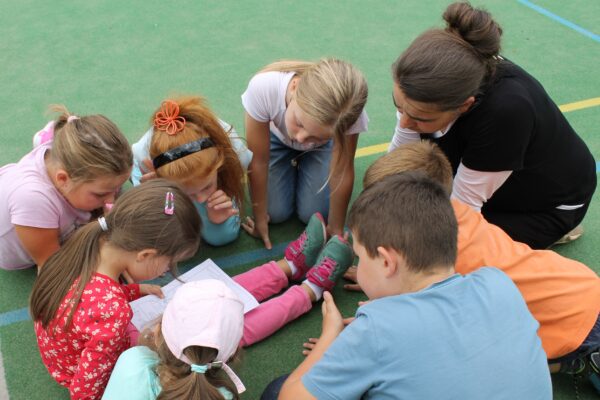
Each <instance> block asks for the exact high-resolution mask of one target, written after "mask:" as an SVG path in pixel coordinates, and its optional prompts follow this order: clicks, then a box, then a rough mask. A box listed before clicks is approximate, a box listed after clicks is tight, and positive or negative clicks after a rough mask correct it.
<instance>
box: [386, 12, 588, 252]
mask: <svg viewBox="0 0 600 400" xmlns="http://www.w3.org/2000/svg"><path fill="white" fill-rule="evenodd" d="M443 18H444V20H445V21H446V24H447V26H446V28H445V29H443V30H442V29H433V30H430V31H427V32H425V33H423V34H421V35H420V36H419V37H418V38H417V39H415V41H414V42H413V43H412V44H411V45H410V47H409V48H408V49H407V50H406V51H405V52H404V53H403V54H401V55H400V57H399V58H398V60H397V61H396V62H395V63H394V65H393V75H394V81H395V85H394V94H393V95H394V103H395V105H396V107H397V109H398V126H397V127H396V132H395V135H394V140H393V141H392V145H391V147H390V148H391V149H393V148H396V147H397V146H398V145H399V144H401V143H405V142H407V141H411V140H418V139H419V138H427V139H430V140H433V141H435V142H436V143H438V145H439V146H440V147H441V148H442V149H443V150H444V152H445V153H446V155H447V156H448V158H449V159H450V162H451V163H452V167H453V170H454V174H455V180H454V186H453V193H452V195H453V197H455V198H457V199H459V200H461V201H463V202H465V203H467V204H469V205H471V206H472V207H473V208H475V209H478V210H481V212H482V213H483V215H484V216H485V218H486V219H487V220H488V221H489V222H492V223H493V224H496V225H498V226H500V227H501V228H502V229H504V230H505V231H506V232H507V233H508V234H509V235H510V236H511V237H512V238H513V239H515V240H517V241H521V242H525V243H527V244H529V245H530V246H531V247H533V248H538V249H539V248H546V247H548V246H550V245H552V244H553V243H555V242H556V241H557V240H559V239H560V238H561V237H563V235H566V234H568V233H569V232H571V231H572V230H573V229H574V228H576V227H578V224H579V223H580V222H581V221H582V219H583V217H584V216H585V213H586V211H587V208H588V206H589V203H590V200H591V198H592V195H593V193H594V190H595V188H596V167H595V161H594V158H593V157H592V155H591V153H590V151H589V149H588V148H587V146H586V145H585V143H584V142H583V141H582V140H581V138H579V137H578V136H577V134H576V133H575V131H574V130H573V128H572V127H571V126H570V125H569V123H568V122H567V120H566V119H565V118H564V116H563V115H562V114H561V112H560V110H559V109H558V107H557V106H556V104H555V103H554V102H553V101H552V100H551V99H550V97H549V96H548V94H547V93H546V92H545V90H544V88H543V87H542V85H541V84H540V83H539V82H538V81H537V80H535V78H533V77H532V76H531V75H529V74H528V73H527V72H525V71H524V70H523V69H521V68H520V67H519V66H517V65H515V64H513V63H512V62H510V61H508V60H506V59H504V58H503V57H501V56H500V55H499V51H500V36H501V34H502V29H501V28H500V26H499V25H498V24H497V23H496V22H495V21H494V20H493V19H492V17H491V15H490V14H489V13H487V12H486V11H483V10H480V9H474V8H472V7H471V6H470V5H469V4H468V3H454V4H451V5H450V6H448V8H447V9H446V11H445V13H444V15H443ZM417 134H419V135H417Z"/></svg>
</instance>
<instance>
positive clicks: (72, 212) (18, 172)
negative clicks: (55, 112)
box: [0, 141, 90, 270]
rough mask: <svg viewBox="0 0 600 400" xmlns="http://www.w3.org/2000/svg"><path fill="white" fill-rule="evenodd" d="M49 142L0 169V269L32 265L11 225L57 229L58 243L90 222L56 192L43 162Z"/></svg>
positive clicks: (84, 212)
mask: <svg viewBox="0 0 600 400" xmlns="http://www.w3.org/2000/svg"><path fill="white" fill-rule="evenodd" d="M51 147H52V142H51V141H50V142H48V143H45V144H42V145H40V146H38V147H36V148H35V149H33V150H32V151H31V152H30V153H28V154H27V155H25V156H24V157H23V158H22V159H21V160H20V161H19V162H18V163H16V164H8V165H5V166H4V167H2V168H0V187H2V190H1V191H0V268H2V269H7V270H13V269H23V268H28V267H31V266H33V265H34V264H35V262H34V261H33V259H32V258H31V256H30V255H29V253H28V252H27V251H26V250H25V248H24V247H23V245H22V244H21V241H20V240H19V238H18V236H17V233H16V231H15V227H14V226H15V225H22V226H30V227H34V228H45V229H56V228H58V229H60V241H61V243H62V242H63V241H64V240H65V239H66V237H67V236H68V235H69V234H70V233H71V232H73V230H75V228H77V227H78V226H79V225H83V224H85V223H86V222H88V221H89V219H90V213H89V212H87V211H82V210H78V209H76V208H73V206H71V204H69V202H68V201H67V200H66V199H65V198H64V196H63V195H62V194H61V193H60V192H59V191H58V189H56V187H55V186H54V184H53V183H52V181H51V180H50V177H49V176H48V172H47V170H46V165H45V163H44V155H45V154H46V151H48V150H49V149H50V148H51Z"/></svg>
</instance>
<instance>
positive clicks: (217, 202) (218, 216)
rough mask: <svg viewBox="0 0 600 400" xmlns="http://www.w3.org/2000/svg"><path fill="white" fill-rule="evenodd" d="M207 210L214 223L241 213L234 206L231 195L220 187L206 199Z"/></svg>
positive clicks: (220, 222)
mask: <svg viewBox="0 0 600 400" xmlns="http://www.w3.org/2000/svg"><path fill="white" fill-rule="evenodd" d="M206 212H207V214H208V220H209V221H210V222H212V223H213V224H222V223H223V222H225V221H226V220H227V219H229V217H231V216H233V215H237V214H239V212H240V211H239V210H238V209H237V208H235V207H234V205H233V201H232V200H231V197H229V196H228V195H227V194H226V193H225V192H224V191H222V190H220V189H219V190H216V191H215V192H214V193H213V194H211V195H210V196H208V199H207V200H206Z"/></svg>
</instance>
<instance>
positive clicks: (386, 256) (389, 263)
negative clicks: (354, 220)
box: [377, 246, 401, 278]
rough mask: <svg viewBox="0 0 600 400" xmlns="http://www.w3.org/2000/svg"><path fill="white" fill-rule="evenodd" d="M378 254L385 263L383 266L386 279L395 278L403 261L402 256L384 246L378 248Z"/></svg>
mask: <svg viewBox="0 0 600 400" xmlns="http://www.w3.org/2000/svg"><path fill="white" fill-rule="evenodd" d="M377 253H378V255H379V257H380V258H381V260H382V261H383V263H382V266H383V270H384V275H385V277H386V278H389V277H391V276H393V275H394V274H395V273H396V271H398V267H399V263H400V261H401V259H400V255H399V254H398V253H397V252H396V251H395V250H393V249H386V248H385V247H383V246H379V247H377Z"/></svg>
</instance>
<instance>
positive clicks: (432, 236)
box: [348, 171, 458, 273]
mask: <svg viewBox="0 0 600 400" xmlns="http://www.w3.org/2000/svg"><path fill="white" fill-rule="evenodd" d="M348 226H349V227H350V229H351V230H352V232H353V233H354V235H355V240H357V242H359V243H360V244H361V245H362V246H364V247H365V250H366V252H367V254H368V255H369V257H372V258H375V257H376V256H377V254H378V253H377V247H379V246H382V247H385V248H388V249H394V250H396V251H397V252H399V253H400V254H401V255H402V256H403V257H404V258H405V260H406V262H407V264H408V268H409V269H410V270H412V271H413V272H425V273H427V272H428V271H433V270H435V269H437V268H439V267H448V266H449V265H454V262H455V261H456V251H457V250H456V244H457V235H458V225H457V222H456V217H455V216H454V210H453V208H452V205H451V204H450V200H449V198H448V193H447V192H446V191H445V190H444V188H443V187H442V186H441V185H440V184H438V183H437V182H435V181H433V180H432V179H430V178H428V177H427V176H426V175H425V174H424V173H423V172H420V171H416V172H414V171H413V172H403V173H400V174H394V175H390V176H387V177H385V178H383V179H381V180H380V181H378V182H375V183H373V184H372V185H370V186H369V187H367V188H366V189H365V190H364V191H363V192H362V193H361V194H360V196H358V199H356V201H355V202H354V204H353V205H352V208H351V210H350V215H349V218H348Z"/></svg>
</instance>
